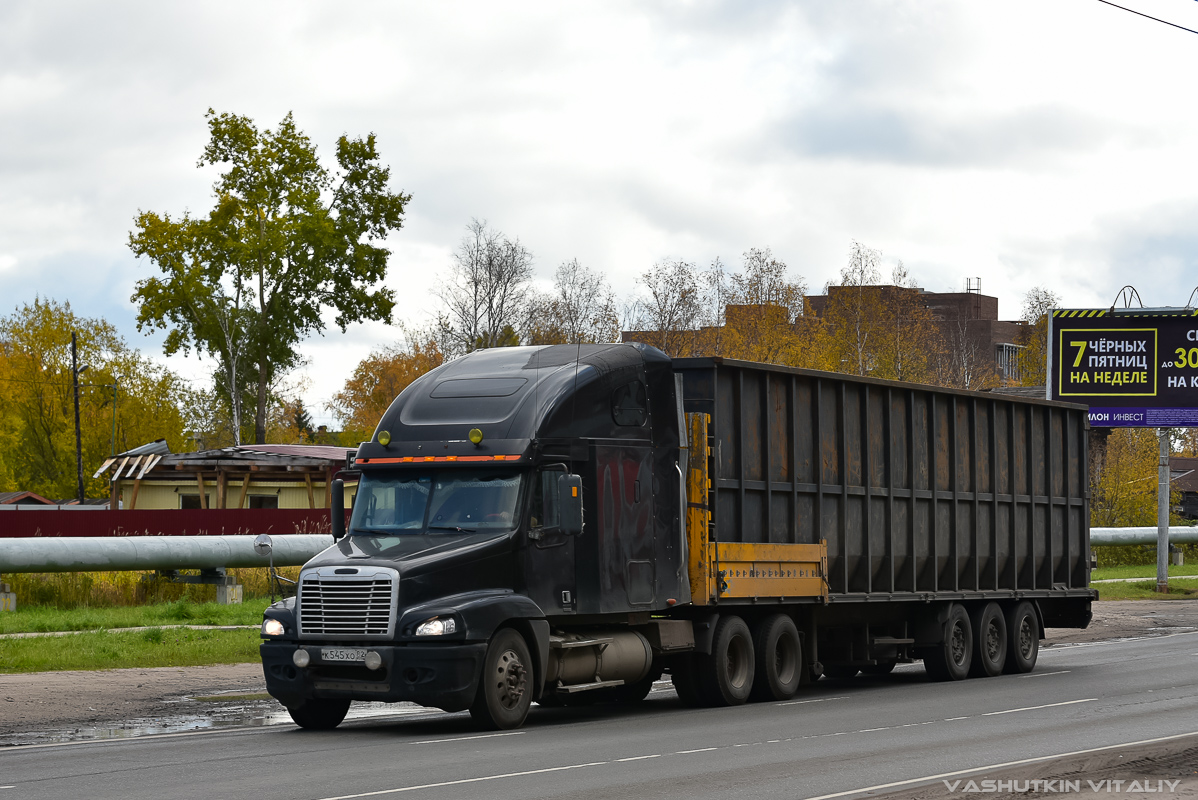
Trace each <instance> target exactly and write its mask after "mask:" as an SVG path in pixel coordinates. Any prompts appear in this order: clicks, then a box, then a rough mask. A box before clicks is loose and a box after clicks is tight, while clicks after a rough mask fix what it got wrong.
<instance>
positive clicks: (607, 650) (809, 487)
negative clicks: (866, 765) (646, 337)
mask: <svg viewBox="0 0 1198 800" xmlns="http://www.w3.org/2000/svg"><path fill="white" fill-rule="evenodd" d="M1086 437H1087V418H1086V414H1085V409H1084V408H1082V407H1080V406H1071V405H1065V404H1061V403H1048V402H1044V401H1029V400H1024V399H1017V398H1013V397H1007V396H1000V395H991V394H981V393H972V392H959V391H950V390H942V389H938V388H933V387H928V386H919V385H913V384H903V383H895V382H887V381H877V380H869V379H859V378H851V377H846V376H843V375H836V374H831V373H822V372H812V371H803V370H795V369H789V368H784V367H778V366H772V365H764V364H752V363H746V362H736V361H728V360H722V359H679V360H674V361H671V360H670V359H669V358H667V357H666V356H665V355H664V354H662V353H661V352H660V351H657V350H655V349H653V348H651V347H647V346H644V345H635V344H626V345H583V346H573V345H570V346H550V347H534V348H497V349H493V350H486V351H479V352H476V353H472V354H469V355H467V356H465V357H462V358H460V359H457V360H455V361H453V362H450V363H449V364H446V365H444V366H442V367H440V368H438V369H436V370H434V371H432V372H430V373H428V374H427V375H425V376H423V377H422V378H420V379H419V380H417V381H415V382H414V383H413V384H412V385H411V386H409V387H408V388H407V389H405V390H404V392H403V393H401V394H400V396H399V397H398V398H396V400H395V402H394V403H393V404H392V406H391V408H390V409H388V411H387V412H386V414H385V415H384V417H383V419H382V421H381V422H380V423H379V426H378V429H377V430H376V431H375V434H374V436H373V437H372V439H371V441H370V442H366V443H363V444H362V446H361V447H360V449H359V451H358V454H357V458H356V460H355V466H356V467H357V468H358V469H359V470H360V471H361V482H360V485H359V490H358V493H357V495H356V498H355V507H354V509H353V514H352V518H351V521H350V526H349V531H348V535H345V536H341V535H340V534H341V533H343V532H344V530H343V529H344V522H343V520H344V512H343V511H342V510H341V509H340V501H339V499H338V498H339V493H338V492H337V491H336V487H334V492H333V495H334V502H333V506H334V507H333V519H334V530H335V535H336V536H338V540H337V542H336V544H335V545H334V547H332V548H330V549H329V550H328V551H326V552H325V553H323V554H321V555H320V556H318V557H317V558H315V559H313V561H312V562H310V563H309V564H308V565H306V566H305V567H304V569H303V570H302V571H301V576H300V581H299V586H298V596H297V598H292V599H290V600H288V601H285V602H284V603H281V604H276V605H275V606H272V607H271V608H270V609H268V610H267V612H266V619H265V621H264V623H263V639H264V640H265V641H264V642H263V645H262V657H263V666H264V670H265V673H266V679H267V686H268V689H269V691H270V692H271V694H272V695H274V696H275V697H276V698H278V699H279V700H280V701H281V702H282V703H283V704H284V705H285V706H287V707H288V709H289V710H290V711H291V714H292V716H293V718H295V719H296V721H297V722H299V723H300V724H301V725H305V726H309V727H332V726H335V725H336V724H338V723H339V722H340V721H341V719H342V718H343V717H344V715H345V713H346V709H347V708H348V706H349V703H350V701H352V700H354V699H370V700H383V701H397V700H409V701H414V702H417V703H422V704H424V705H430V706H436V707H440V708H445V709H449V710H461V709H466V708H469V709H470V711H471V712H472V714H473V715H474V717H475V718H476V719H477V720H478V721H479V722H480V723H481V724H483V725H485V726H488V727H514V726H517V725H520V724H521V723H522V722H523V720H524V718H525V716H526V714H527V712H528V708H529V705H530V704H531V703H532V702H533V701H534V700H535V701H537V702H540V703H542V704H556V705H562V704H566V705H568V704H572V703H577V702H588V703H589V702H595V701H623V702H627V701H635V700H639V699H642V698H644V696H645V695H646V694H647V693H648V691H649V688H650V686H651V685H652V682H653V681H654V680H655V679H657V678H659V677H660V676H661V675H662V674H663V672H668V673H669V674H670V675H671V676H672V678H673V681H674V684H675V686H676V688H677V689H678V693H679V695H680V696H681V697H682V698H683V700H684V701H686V702H688V703H693V704H706V705H732V704H737V703H742V702H745V701H746V700H749V699H758V700H773V699H785V698H788V697H790V696H792V695H793V694H794V693H795V692H796V691H797V690H798V689H799V687H800V685H801V684H802V683H803V682H804V681H807V680H813V679H819V678H820V677H821V675H828V676H832V677H840V678H844V677H851V676H852V675H855V674H857V673H858V672H859V671H865V672H869V673H873V674H882V673H885V672H888V671H889V670H890V669H893V667H894V665H895V664H897V663H901V662H905V661H913V660H917V659H922V660H923V662H924V664H925V666H926V668H927V671H928V674H929V676H930V677H931V678H933V679H937V680H954V679H961V678H964V677H967V676H970V675H973V676H985V675H995V674H999V673H1001V672H1003V671H1008V672H1011V671H1027V670H1030V669H1031V668H1032V667H1033V666H1034V665H1035V660H1036V655H1037V652H1038V643H1039V639H1040V638H1041V637H1042V636H1043V629H1044V627H1045V626H1062V627H1084V626H1085V625H1086V624H1087V623H1088V621H1089V617H1090V602H1091V600H1092V599H1094V597H1095V596H1096V594H1095V593H1094V592H1093V591H1092V590H1090V589H1088V588H1087V579H1088V572H1087V552H1088V544H1089V542H1088V522H1087V520H1088V507H1087V503H1088V500H1087V490H1086V487H1087V480H1086V474H1085V469H1086V463H1087V460H1086V446H1087V442H1086ZM339 528H340V529H341V530H338V529H339Z"/></svg>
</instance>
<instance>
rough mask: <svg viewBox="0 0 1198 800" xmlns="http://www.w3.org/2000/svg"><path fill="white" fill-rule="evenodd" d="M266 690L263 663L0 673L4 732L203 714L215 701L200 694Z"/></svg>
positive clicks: (0, 725) (0, 733)
mask: <svg viewBox="0 0 1198 800" xmlns="http://www.w3.org/2000/svg"><path fill="white" fill-rule="evenodd" d="M264 691H266V681H265V680H263V678H262V665H261V664H224V665H217V666H211V667H157V668H154V669H108V670H97V671H94V672H33V673H27V674H21V675H0V737H4V736H6V735H7V734H14V733H30V732H33V731H42V730H54V729H63V728H72V727H79V726H83V727H93V726H96V725H98V724H100V723H108V722H113V721H120V720H130V719H154V718H162V717H169V716H178V715H180V714H186V713H199V711H198V709H200V708H210V707H211V705H212V704H211V703H200V702H198V701H195V700H192V699H191V698H192V697H194V696H195V695H214V694H219V693H224V692H236V693H238V694H242V695H245V694H251V693H257V692H264ZM0 743H2V742H0Z"/></svg>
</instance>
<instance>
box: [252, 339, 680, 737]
mask: <svg viewBox="0 0 1198 800" xmlns="http://www.w3.org/2000/svg"><path fill="white" fill-rule="evenodd" d="M675 389H676V387H675V380H674V376H673V372H672V370H671V367H670V361H669V359H668V358H667V357H666V356H665V355H664V354H663V353H661V352H660V351H658V350H655V349H654V348H652V347H648V346H645V345H640V344H627V345H582V346H575V345H559V346H546V347H513V348H495V349H490V350H482V351H476V352H474V353H470V354H468V355H466V356H463V357H462V358H459V359H457V360H455V361H452V362H450V363H448V364H445V365H443V366H441V367H439V368H438V369H436V370H433V371H431V372H429V373H428V374H426V375H424V376H422V377H421V378H419V379H417V380H416V381H415V382H413V383H412V384H411V386H409V387H408V388H407V389H405V390H404V391H403V392H402V393H401V394H400V396H399V397H398V398H396V400H395V401H394V402H393V403H392V405H391V407H390V408H389V409H388V410H387V412H386V413H385V414H384V415H383V418H382V420H381V421H380V422H379V425H378V428H377V429H376V431H375V433H374V435H373V437H372V438H371V440H370V441H369V442H364V443H363V444H362V445H361V446H360V447H359V449H358V451H357V454H356V458H355V462H354V466H355V468H356V469H358V470H360V475H361V477H360V480H359V486H358V492H357V495H356V497H355V501H354V507H353V510H352V514H351V515H350V519H349V524H348V529H347V530H346V532H345V535H343V536H340V537H338V538H337V540H336V542H335V544H334V546H333V547H331V548H329V549H328V550H326V551H325V552H324V553H322V554H320V555H319V556H317V557H316V558H314V559H313V560H312V561H310V562H309V563H308V564H306V565H305V566H304V568H303V570H302V571H301V574H300V578H299V583H298V586H297V594H296V597H295V598H292V599H290V600H288V601H285V602H284V603H282V604H278V605H275V606H272V607H271V608H270V609H268V611H267V615H266V616H267V623H265V624H264V639H265V641H264V642H263V644H262V647H261V652H262V658H263V666H264V671H265V675H266V680H267V686H268V690H269V691H270V693H271V694H272V695H273V696H274V697H276V698H277V699H279V700H280V701H281V702H282V703H283V704H284V705H285V706H286V707H287V708H288V709H289V710H290V711H291V713H292V716H293V717H295V719H296V721H297V722H299V723H300V724H301V725H305V726H308V727H329V726H331V725H335V724H337V723H338V722H340V719H341V717H343V716H344V713H345V711H344V709H346V708H348V704H349V701H351V700H375V701H384V702H395V701H401V700H406V701H412V702H415V703H419V704H422V705H427V706H434V707H438V708H442V709H445V710H447V711H460V710H464V709H470V710H471V712H472V713H473V714H474V716H475V717H476V719H478V720H479V721H480V722H481V723H483V724H484V725H486V726H488V727H511V726H513V725H518V724H520V723H522V722H523V719H524V715H525V714H526V713H527V710H528V706H529V703H530V702H531V701H532V700H535V699H540V698H542V695H543V694H544V693H545V689H546V687H547V686H549V687H559V686H560V687H569V686H586V687H588V688H608V686H610V687H611V688H614V687H616V686H622V685H626V684H633V683H637V682H641V683H643V682H644V680H645V678H646V676H648V675H649V672H650V670H651V669H652V667H653V662H654V652H653V646H652V643H651V640H654V639H660V634H659V632H657V631H654V630H649V631H648V633H649V635H648V636H646V635H645V632H644V631H641V632H638V631H636V630H633V627H635V624H636V623H643V624H642V626H641V627H642V628H645V627H648V628H653V627H654V626H653V624H652V623H651V622H650V620H649V617H650V615H651V614H652V613H654V612H658V611H661V610H664V609H667V608H669V607H671V606H673V605H675V604H677V603H679V602H686V601H687V600H689V582H688V579H687V575H686V557H685V542H684V539H683V532H682V516H681V515H682V483H681V481H682V474H681V471H680V469H679V466H678V464H679V430H680V424H679V420H680V407H679V404H678V399H677V396H676V391H675ZM334 505H336V503H335V504H334ZM337 516H338V510H337V509H336V508H334V520H335V521H336V517H337ZM270 620H274V621H275V623H274V624H273V625H272V624H270ZM580 626H581V630H582V631H583V635H579V636H575V637H574V638H573V639H571V641H570V642H565V641H564V639H566V638H569V637H563V636H554V637H553V638H554V639H556V640H561V641H555V642H553V643H552V644H553V645H556V647H553V646H551V632H553V631H556V630H558V629H560V628H563V627H565V628H570V629H573V628H577V627H580ZM630 626H632V627H630ZM268 627H269V628H270V630H271V631H274V632H277V634H278V635H273V636H267V635H266V630H267V628H268ZM591 640H593V641H594V643H593V644H589V645H585V644H577V643H578V642H586V641H591ZM571 643H574V644H575V646H569V645H570V644H571ZM554 649H556V650H559V651H561V652H560V653H559V654H558V655H559V656H562V655H563V654H565V655H567V656H569V657H558V658H554V659H551V658H550V656H551V650H554ZM568 651H575V652H568ZM575 662H579V663H575ZM584 662H585V663H584ZM484 674H486V675H489V676H492V677H495V678H496V680H495V681H483V680H482V676H483V675H484ZM657 674H658V675H659V674H660V669H658V671H657ZM652 677H656V675H654V676H652ZM492 684H494V685H492ZM598 684H602V686H596V685H598ZM334 720H335V721H334Z"/></svg>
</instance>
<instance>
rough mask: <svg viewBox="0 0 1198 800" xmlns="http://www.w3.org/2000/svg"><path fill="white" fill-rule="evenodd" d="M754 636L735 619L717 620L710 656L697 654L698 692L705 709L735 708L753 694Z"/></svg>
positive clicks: (733, 616)
mask: <svg viewBox="0 0 1198 800" xmlns="http://www.w3.org/2000/svg"><path fill="white" fill-rule="evenodd" d="M754 661H756V659H755V658H754V657H753V636H752V634H750V633H749V626H748V625H746V624H745V621H744V620H743V619H741V618H740V617H738V616H735V615H733V614H729V615H728V616H722V617H720V621H719V622H717V623H716V625H715V632H714V634H713V636H712V641H711V655H702V654H700V655H696V656H695V668H696V672H697V677H698V679H699V693H700V695H701V697H702V700H703V704H704V705H707V706H738V705H740V704H741V703H744V702H745V701H746V700H748V699H749V693H750V692H751V691H753V662H754Z"/></svg>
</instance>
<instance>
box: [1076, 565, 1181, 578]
mask: <svg viewBox="0 0 1198 800" xmlns="http://www.w3.org/2000/svg"><path fill="white" fill-rule="evenodd" d="M1186 575H1193V576H1198V564H1185V565H1183V566H1180V567H1175V566H1173V565H1172V564H1170V565H1169V577H1170V578H1180V577H1184V576H1186ZM1110 578H1151V579H1153V580H1156V565H1155V564H1152V565H1149V566H1142V567H1102V568H1101V569H1096V570H1094V574H1093V575H1092V576H1090V580H1092V581H1102V580H1107V579H1110Z"/></svg>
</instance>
